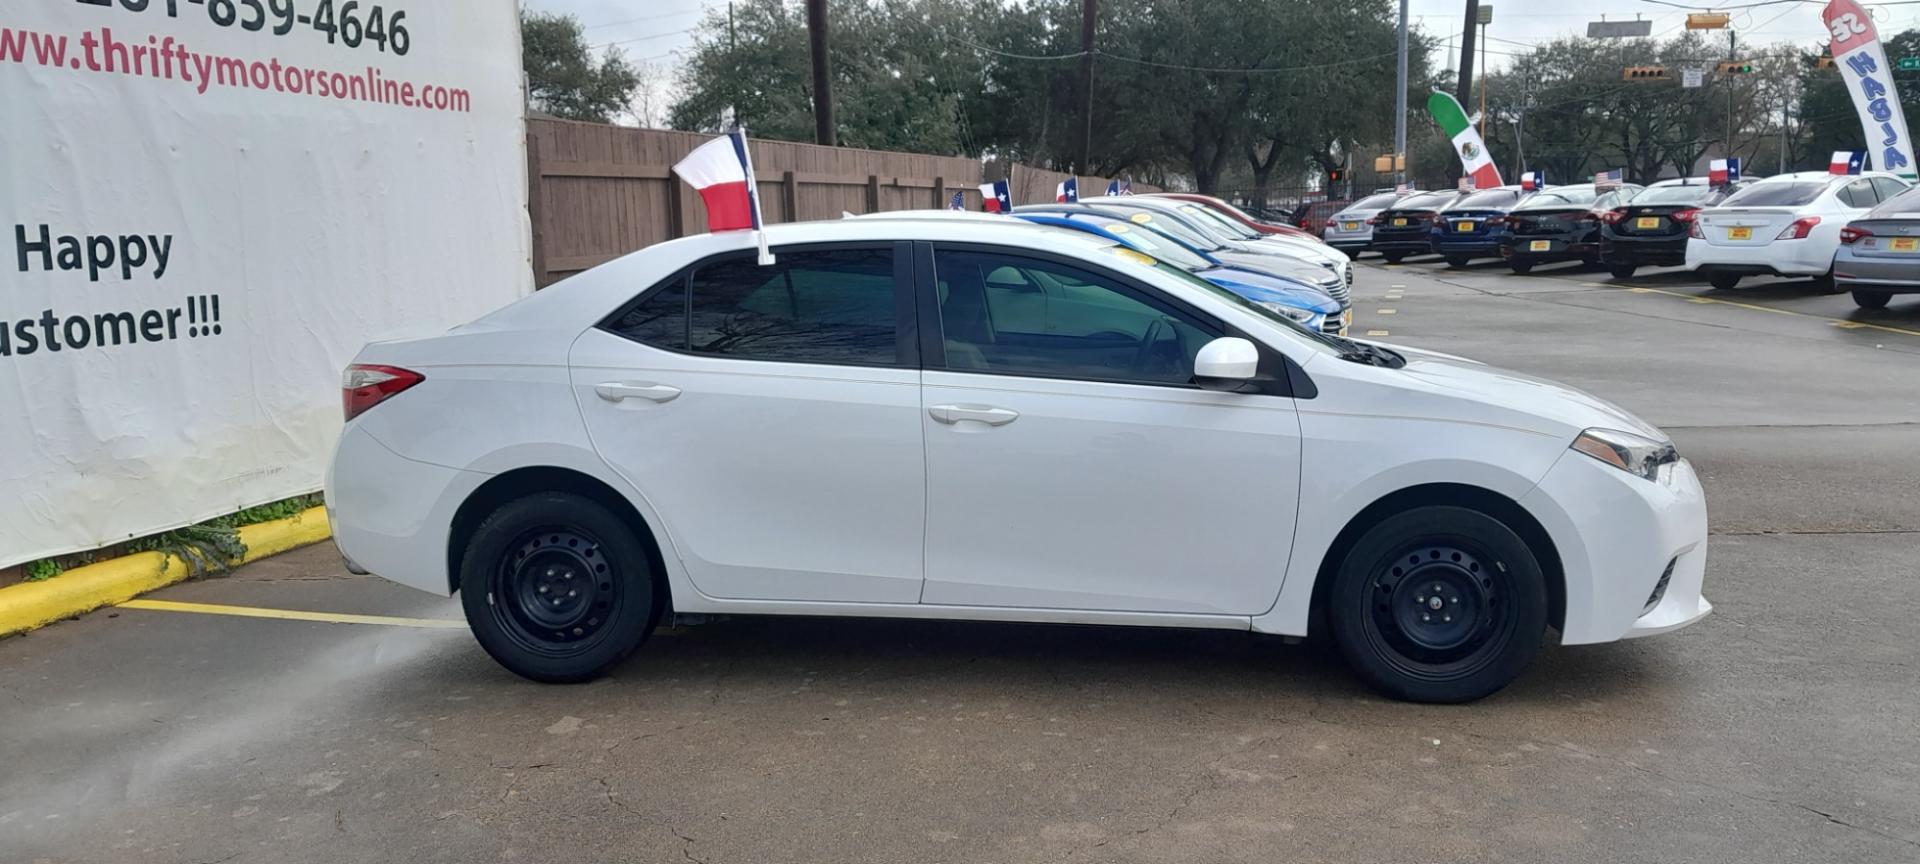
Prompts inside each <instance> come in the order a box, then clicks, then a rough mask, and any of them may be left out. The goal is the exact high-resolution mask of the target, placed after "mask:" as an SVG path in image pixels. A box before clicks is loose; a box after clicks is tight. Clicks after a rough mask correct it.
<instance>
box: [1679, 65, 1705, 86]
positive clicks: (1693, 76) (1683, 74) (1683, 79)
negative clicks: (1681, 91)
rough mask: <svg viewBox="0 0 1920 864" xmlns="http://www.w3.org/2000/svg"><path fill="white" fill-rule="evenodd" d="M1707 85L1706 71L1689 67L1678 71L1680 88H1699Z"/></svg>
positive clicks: (1696, 67)
mask: <svg viewBox="0 0 1920 864" xmlns="http://www.w3.org/2000/svg"><path fill="white" fill-rule="evenodd" d="M1706 83H1707V70H1705V69H1702V68H1700V67H1698V66H1689V67H1687V68H1685V69H1682V70H1680V86H1682V87H1689V88H1699V87H1701V86H1703V85H1705V84H1706Z"/></svg>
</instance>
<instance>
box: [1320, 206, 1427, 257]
mask: <svg viewBox="0 0 1920 864" xmlns="http://www.w3.org/2000/svg"><path fill="white" fill-rule="evenodd" d="M1405 197H1407V196H1406V195H1403V194H1400V193H1398V192H1381V193H1379V194H1377V195H1368V196H1367V197H1365V198H1362V199H1360V200H1358V201H1355V202H1353V203H1352V204H1348V205H1347V206H1346V207H1345V208H1342V209H1341V211H1340V212H1338V213H1335V214H1333V215H1332V216H1328V217H1327V227H1326V228H1324V229H1322V230H1321V232H1320V237H1321V238H1322V239H1324V240H1326V241H1327V245H1328V246H1332V247H1333V248H1335V249H1338V250H1340V251H1342V252H1345V253H1347V254H1348V255H1351V256H1355V257H1358V256H1359V255H1360V253H1362V252H1365V251H1367V245H1368V244H1370V243H1372V242H1373V217H1375V216H1378V215H1380V214H1381V213H1382V212H1385V211H1386V210H1387V209H1388V208H1391V207H1392V206H1393V205H1394V203H1395V202H1397V201H1399V200H1400V199H1402V198H1405Z"/></svg>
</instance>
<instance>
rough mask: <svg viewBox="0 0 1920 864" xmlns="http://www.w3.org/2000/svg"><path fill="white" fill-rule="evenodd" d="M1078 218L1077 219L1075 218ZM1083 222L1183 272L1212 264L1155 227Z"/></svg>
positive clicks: (1115, 221) (1118, 221) (1101, 220)
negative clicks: (1111, 233)
mask: <svg viewBox="0 0 1920 864" xmlns="http://www.w3.org/2000/svg"><path fill="white" fill-rule="evenodd" d="M1076 218H1078V217H1076ZM1085 221H1087V222H1090V223H1092V224H1094V225H1098V226H1100V227H1102V228H1105V229H1107V230H1108V231H1111V232H1113V233H1114V234H1117V235H1119V237H1120V241H1121V242H1123V243H1125V244H1127V245H1128V246H1132V247H1133V248H1135V249H1138V250H1140V251H1142V252H1145V253H1147V254H1148V255H1152V256H1153V257H1155V258H1158V259H1160V260H1162V261H1165V262H1167V263H1169V264H1172V265H1174V266H1176V267H1180V268H1182V269H1185V270H1205V269H1208V268H1210V267H1212V266H1214V264H1213V262H1211V261H1208V260H1207V259H1205V258H1202V257H1200V256H1199V255H1196V254H1194V253H1193V251H1192V250H1190V249H1188V248H1187V247H1185V246H1182V245H1180V244H1179V243H1178V242H1176V241H1175V240H1174V239H1173V238H1171V237H1169V236H1167V235H1165V234H1162V233H1160V232H1159V231H1156V230H1154V228H1155V227H1157V226H1149V225H1135V224H1132V223H1130V222H1127V221H1125V220H1122V219H1104V218H1100V217H1093V218H1087V219H1085Z"/></svg>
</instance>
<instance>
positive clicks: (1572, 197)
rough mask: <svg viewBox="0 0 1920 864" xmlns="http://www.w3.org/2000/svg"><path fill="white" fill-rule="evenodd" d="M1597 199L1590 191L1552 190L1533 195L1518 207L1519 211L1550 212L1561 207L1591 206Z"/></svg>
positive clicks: (1583, 189) (1582, 189)
mask: <svg viewBox="0 0 1920 864" xmlns="http://www.w3.org/2000/svg"><path fill="white" fill-rule="evenodd" d="M1597 197H1599V196H1597V195H1595V194H1594V191H1593V190H1592V189H1586V188H1575V189H1552V190H1549V191H1545V192H1535V193H1533V197H1532V198H1528V199H1527V203H1525V204H1522V205H1520V209H1522V210H1551V209H1555V208H1561V207H1578V206H1580V205H1582V204H1592V203H1593V199H1595V198H1597Z"/></svg>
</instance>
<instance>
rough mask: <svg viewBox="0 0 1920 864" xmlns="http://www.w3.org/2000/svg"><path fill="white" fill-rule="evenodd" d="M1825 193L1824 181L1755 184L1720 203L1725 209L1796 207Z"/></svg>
mask: <svg viewBox="0 0 1920 864" xmlns="http://www.w3.org/2000/svg"><path fill="white" fill-rule="evenodd" d="M1825 191H1827V181H1825V180H1788V181H1783V182H1780V183H1755V184H1753V185H1752V186H1748V187H1747V188H1745V189H1742V190H1740V191H1738V192H1735V193H1733V194H1732V195H1731V196H1728V198H1727V200H1725V201H1723V202H1721V204H1722V205H1723V206H1727V207H1798V206H1800V205H1801V204H1807V203H1810V202H1812V201H1813V199H1815V198H1818V197H1820V193H1822V192H1825Z"/></svg>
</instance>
